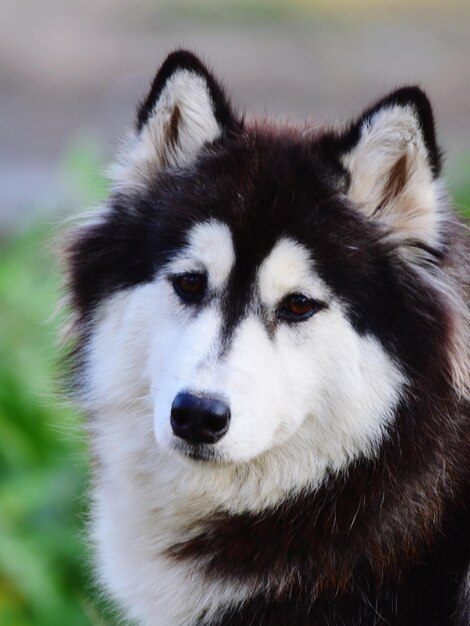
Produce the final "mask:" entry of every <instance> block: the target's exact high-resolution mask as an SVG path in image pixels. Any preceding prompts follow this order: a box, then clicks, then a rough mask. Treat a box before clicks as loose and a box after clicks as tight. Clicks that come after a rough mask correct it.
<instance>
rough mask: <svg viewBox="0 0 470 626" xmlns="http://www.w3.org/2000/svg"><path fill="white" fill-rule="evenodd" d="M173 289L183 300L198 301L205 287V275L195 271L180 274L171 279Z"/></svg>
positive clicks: (202, 295)
mask: <svg viewBox="0 0 470 626" xmlns="http://www.w3.org/2000/svg"><path fill="white" fill-rule="evenodd" d="M172 283H173V289H174V290H175V292H176V293H177V294H178V296H179V297H180V298H181V299H182V300H183V301H184V302H199V301H200V300H202V298H203V297H204V294H205V293H206V289H207V276H206V275H205V274H199V273H197V272H189V273H188V274H180V275H179V276H175V277H174V278H173V279H172Z"/></svg>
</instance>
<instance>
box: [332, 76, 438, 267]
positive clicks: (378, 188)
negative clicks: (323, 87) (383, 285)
mask: <svg viewBox="0 0 470 626" xmlns="http://www.w3.org/2000/svg"><path fill="white" fill-rule="evenodd" d="M337 149H339V155H340V156H339V159H340V162H341V165H342V166H343V167H344V169H345V170H346V178H347V179H348V191H347V194H348V196H349V198H350V199H351V200H352V201H353V202H354V203H355V204H356V205H357V206H358V207H359V209H360V210H361V211H362V212H363V213H364V214H365V215H367V216H369V217H371V218H373V219H377V220H379V221H380V222H381V223H382V224H383V225H384V228H385V232H386V233H387V236H388V237H389V239H391V240H392V241H393V242H394V243H396V244H397V245H399V246H400V251H401V252H404V253H405V254H406V256H407V257H408V258H411V259H412V260H415V261H416V260H418V261H419V260H422V259H423V256H424V257H426V256H429V254H430V253H431V254H432V253H436V252H438V250H439V246H440V222H441V220H442V217H443V215H442V207H441V198H440V197H439V196H440V191H439V183H438V177H439V174H440V169H441V157H440V152H439V149H438V147H437V144H436V137H435V130H434V118H433V113H432V109H431V105H430V103H429V100H428V98H427V97H426V95H425V94H424V93H423V92H422V91H421V90H420V89H419V88H418V87H405V88H402V89H399V90H397V91H395V92H393V93H391V94H390V95H388V96H387V97H385V98H383V99H382V100H380V101H379V102H377V103H376V104H375V105H374V106H372V107H371V108H369V109H367V110H366V111H365V112H364V113H363V114H362V115H361V116H360V117H359V119H357V120H356V121H354V122H353V123H352V124H350V126H349V127H348V128H347V130H346V131H345V132H344V133H343V134H342V135H341V136H340V137H339V139H338V143H337Z"/></svg>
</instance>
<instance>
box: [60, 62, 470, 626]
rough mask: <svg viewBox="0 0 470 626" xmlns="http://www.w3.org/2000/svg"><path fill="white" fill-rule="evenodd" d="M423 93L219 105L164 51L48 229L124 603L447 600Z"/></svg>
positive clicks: (375, 616) (286, 605) (452, 222)
mask: <svg viewBox="0 0 470 626" xmlns="http://www.w3.org/2000/svg"><path fill="white" fill-rule="evenodd" d="M440 173H441V154H440V151H439V148H438V146H437V143H436V137H435V130H434V121H433V114H432V110H431V106H430V104H429V101H428V99H427V97H426V96H425V95H424V93H423V92H422V91H421V90H420V89H419V88H417V87H405V88H401V89H398V90H397V91H394V92H393V93H391V94H389V95H388V96H386V97H385V98H383V99H381V100H379V101H378V102H377V103H376V104H374V105H373V106H372V107H370V108H368V109H367V110H366V111H365V112H364V113H362V115H360V116H359V117H358V118H356V119H355V120H354V121H352V122H351V123H349V124H347V125H345V126H343V127H325V126H314V125H307V124H306V125H302V126H300V125H295V124H291V123H285V122H282V123H281V122H274V121H269V120H265V119H254V120H250V121H248V120H245V119H243V118H242V117H241V116H239V115H237V114H236V113H235V112H234V111H233V109H232V107H231V105H230V103H229V101H228V100H227V98H226V96H225V94H224V91H223V89H222V87H221V86H220V85H219V83H218V82H217V81H216V79H215V78H214V76H213V74H212V73H211V72H210V71H209V70H208V69H207V68H206V67H205V66H204V64H203V63H201V61H200V60H198V59H197V58H196V57H195V56H194V55H192V54H191V53H189V52H186V51H177V52H174V53H172V54H170V55H169V56H168V58H167V59H166V60H165V62H164V63H163V65H162V66H161V68H160V70H159V72H158V73H157V75H156V78H155V80H154V82H153V84H152V86H151V89H150V92H149V94H148V96H147V97H146V99H145V100H144V101H143V103H142V104H141V105H140V107H139V109H138V113H137V120H136V125H135V130H134V132H133V133H132V135H131V136H130V137H129V139H128V141H127V143H126V145H125V146H124V147H123V149H122V151H121V153H120V155H119V157H118V158H117V160H116V163H115V164H114V166H113V167H112V169H111V179H112V184H111V191H110V195H109V198H108V199H107V201H106V202H105V203H104V205H103V206H102V208H101V210H99V211H98V212H97V214H96V217H95V218H94V219H93V220H92V221H91V222H88V223H86V224H84V225H82V226H80V227H78V228H77V229H76V230H75V231H74V232H73V234H72V235H71V237H70V240H69V242H68V247H67V263H68V284H69V293H70V303H71V307H72V309H73V312H74V319H73V326H72V328H73V333H74V336H75V348H74V350H73V357H74V363H75V382H76V395H77V398H78V401H79V402H80V404H81V406H82V407H83V408H84V409H85V410H86V411H87V412H88V413H89V414H90V421H89V432H90V437H91V445H92V452H93V457H94V459H95V480H94V487H93V494H94V497H93V511H92V519H93V523H92V528H91V530H92V536H93V539H94V541H95V542H96V549H97V562H98V570H99V573H100V577H101V579H102V581H103V582H104V585H105V586H106V588H107V589H108V591H109V592H110V594H111V596H112V597H114V598H115V599H117V600H118V602H119V604H120V605H121V606H122V607H123V609H124V611H125V615H126V618H127V619H130V620H133V621H135V622H136V623H138V624H143V625H145V626H196V625H197V626H222V625H223V626H247V625H252V626H258V625H262V626H307V625H311V626H340V625H344V626H353V625H354V626H358V625H362V626H372V625H382V624H383V625H392V626H444V625H446V624H449V625H450V624H453V625H454V626H456V625H458V626H464V625H468V624H469V623H470V570H469V564H470V503H469V461H470V428H469V425H470V411H469V386H470V385H469V383H470V377H469V345H470V342H469V335H470V329H469V319H470V315H469V302H470V297H469V271H468V269H469V268H468V265H469V259H470V247H469V241H468V238H467V236H466V232H465V227H464V225H463V224H462V222H461V221H459V219H458V218H457V217H456V215H455V214H454V212H453V211H452V210H451V208H449V203H448V200H447V197H446V192H445V188H444V185H443V183H442V180H441V178H440Z"/></svg>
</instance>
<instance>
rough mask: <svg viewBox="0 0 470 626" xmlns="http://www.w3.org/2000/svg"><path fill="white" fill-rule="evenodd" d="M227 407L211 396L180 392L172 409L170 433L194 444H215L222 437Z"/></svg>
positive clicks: (227, 413)
mask: <svg viewBox="0 0 470 626" xmlns="http://www.w3.org/2000/svg"><path fill="white" fill-rule="evenodd" d="M229 421H230V408H229V406H228V404H227V403H226V402H224V400H221V399H220V398H216V397H214V396H209V395H203V394H193V393H189V392H182V393H179V394H178V395H177V396H176V398H175V399H174V401H173V404H172V407H171V427H172V429H173V433H174V434H175V435H176V436H177V437H180V438H181V439H185V440H186V441H189V442H190V443H193V444H198V443H216V442H217V441H219V439H222V437H223V436H224V435H225V433H226V432H227V430H228V425H229Z"/></svg>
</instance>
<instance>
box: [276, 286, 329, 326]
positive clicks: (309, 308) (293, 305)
mask: <svg viewBox="0 0 470 626" xmlns="http://www.w3.org/2000/svg"><path fill="white" fill-rule="evenodd" d="M322 306H323V305H322V304H321V303H320V302H316V301H315V300H312V299H311V298H307V296H304V295H302V294H301V293H292V294H290V295H289V296H287V298H285V299H284V300H283V301H282V303H281V306H280V307H279V317H280V318H281V319H283V320H286V321H287V322H302V321H303V320H306V319H308V318H309V317H311V316H312V315H313V314H314V313H316V312H317V311H319V310H320V309H321V308H322Z"/></svg>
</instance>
